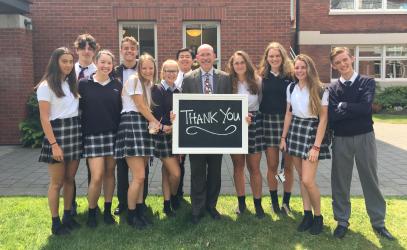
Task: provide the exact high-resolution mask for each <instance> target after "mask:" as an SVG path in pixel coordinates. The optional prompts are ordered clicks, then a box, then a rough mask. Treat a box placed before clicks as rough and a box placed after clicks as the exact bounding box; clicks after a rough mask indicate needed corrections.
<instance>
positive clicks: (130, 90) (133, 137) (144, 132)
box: [115, 54, 160, 229]
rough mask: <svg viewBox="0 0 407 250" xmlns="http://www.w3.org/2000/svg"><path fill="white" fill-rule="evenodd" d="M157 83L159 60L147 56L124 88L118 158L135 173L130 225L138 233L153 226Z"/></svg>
mask: <svg viewBox="0 0 407 250" xmlns="http://www.w3.org/2000/svg"><path fill="white" fill-rule="evenodd" d="M156 80H157V66H156V63H155V60H154V58H153V57H152V56H151V55H149V54H143V55H142V56H140V59H139V62H138V65H137V73H136V74H134V75H132V76H130V77H129V80H127V82H126V83H125V84H124V87H123V92H122V100H123V108H122V112H121V113H122V114H121V120H120V125H119V132H118V134H117V139H116V150H115V158H125V159H126V162H127V165H128V166H129V168H130V171H131V173H132V181H131V182H130V185H129V189H128V193H127V200H128V201H127V204H128V214H127V215H128V217H127V223H128V224H129V225H130V226H133V227H136V228H137V229H144V228H145V227H146V226H147V225H148V224H151V222H150V220H149V219H148V218H147V217H146V216H145V214H144V205H143V188H144V178H145V168H146V166H148V165H147V163H148V160H149V158H150V157H151V156H153V149H154V146H153V138H152V134H153V133H156V132H157V131H158V129H159V127H160V126H159V124H160V123H159V121H158V120H157V119H156V118H155V117H154V116H153V114H152V113H151V110H150V103H151V87H152V85H153V84H154V82H156Z"/></svg>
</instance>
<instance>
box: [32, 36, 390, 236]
mask: <svg viewBox="0 0 407 250" xmlns="http://www.w3.org/2000/svg"><path fill="white" fill-rule="evenodd" d="M74 45H75V48H76V52H77V54H78V55H79V62H78V63H76V64H75V70H74V63H73V58H74V57H73V54H72V53H71V52H70V51H69V49H67V48H58V49H56V50H55V51H54V52H53V53H52V55H51V59H50V61H49V63H48V66H47V69H46V72H45V74H44V76H43V78H42V80H41V81H40V83H39V84H38V86H37V88H38V89H37V96H38V101H39V107H40V117H41V124H42V127H43V130H44V133H45V137H44V141H43V147H42V151H41V156H40V161H42V162H46V163H48V164H49V165H48V170H49V174H50V177H51V178H50V179H51V181H50V186H49V192H48V199H49V206H50V210H51V215H52V233H53V234H56V235H60V234H67V233H69V231H70V230H73V229H75V228H78V227H79V226H80V225H79V224H78V223H77V222H76V221H75V219H74V213H72V206H73V204H74V205H75V204H76V203H75V202H73V201H74V193H75V191H74V190H75V183H74V178H75V174H76V171H77V168H78V165H79V160H80V158H86V159H87V165H88V167H89V170H90V178H89V179H90V182H89V188H88V202H89V210H88V220H87V225H88V226H89V227H91V228H94V227H96V226H97V219H96V217H97V201H98V198H99V196H100V193H101V189H102V186H103V192H104V198H105V199H104V200H105V205H104V211H103V218H104V222H105V223H106V224H114V223H115V219H114V217H113V215H112V213H111V204H112V197H113V193H114V186H115V177H114V169H115V166H116V163H117V170H118V181H119V182H121V183H118V197H119V206H118V208H117V209H116V212H115V214H120V213H121V212H122V211H124V210H126V209H127V222H128V224H129V225H131V226H133V227H135V228H138V229H143V228H145V227H146V226H148V225H149V224H151V220H150V219H149V218H148V217H147V216H146V215H145V203H144V200H145V180H146V170H148V161H149V159H150V157H157V158H159V159H160V160H161V161H162V164H163V167H162V187H163V196H164V208H163V211H164V213H165V214H166V215H167V216H170V217H172V216H175V210H176V209H178V207H179V206H180V201H179V198H180V194H181V195H182V183H183V174H184V168H183V163H184V161H185V156H178V155H174V154H172V145H171V144H172V122H173V118H174V115H171V111H172V95H173V94H174V93H181V92H182V93H203V94H218V93H223V94H246V95H247V96H248V102H249V103H248V104H249V105H248V108H249V113H250V118H249V119H248V122H249V132H248V133H249V135H248V138H249V148H248V154H246V155H241V154H240V155H237V154H234V155H231V158H232V162H233V166H234V173H233V177H234V182H235V188H236V195H237V199H238V206H237V209H236V213H238V214H241V213H244V212H245V210H246V201H245V178H244V168H245V165H247V168H248V171H249V173H250V186H251V189H252V193H253V202H254V207H255V215H256V217H258V218H263V217H264V216H265V214H264V209H263V207H262V203H261V198H262V176H261V171H260V159H261V154H262V152H263V151H264V152H265V153H266V157H267V167H268V171H267V181H268V185H269V190H270V196H271V208H272V211H273V212H274V213H277V214H279V213H284V214H288V213H290V212H291V209H290V203H289V202H290V195H291V190H292V186H293V182H294V181H293V179H294V177H293V175H294V174H293V167H292V166H293V165H294V167H295V169H296V170H297V172H298V175H299V177H300V180H301V182H300V187H301V196H302V200H303V208H304V216H303V219H302V221H301V223H300V225H299V226H298V228H297V229H298V231H307V230H308V231H309V232H310V233H311V234H314V235H317V234H320V233H321V232H322V230H323V217H322V215H321V209H320V208H321V205H320V193H319V189H318V186H317V184H316V180H315V178H316V172H317V167H318V162H319V160H322V159H329V158H330V157H331V154H330V151H329V148H328V146H329V144H330V141H329V140H330V136H329V135H328V133H326V132H327V124H328V116H329V120H330V127H331V129H332V130H333V131H334V134H335V137H334V139H333V146H332V149H333V152H332V153H333V170H332V188H333V208H334V216H335V220H337V221H338V226H337V228H336V229H335V231H334V236H335V237H337V238H342V237H344V235H345V234H346V232H347V229H348V226H349V222H348V221H349V217H350V197H349V187H350V179H351V175H352V168H353V159H354V158H356V164H357V167H358V170H359V172H360V174H361V176H360V178H361V180H362V179H367V180H366V181H362V187H363V190H364V192H365V193H366V194H369V197H367V196H366V197H365V198H366V205H367V208H368V214H369V216H370V218H371V223H372V225H373V228H374V229H375V231H376V232H378V233H379V234H380V235H382V236H384V237H386V238H389V239H393V237H392V235H391V234H390V233H389V232H388V231H387V229H386V228H385V227H384V216H385V201H384V199H383V197H382V195H381V193H380V190H379V189H378V184H377V173H376V169H377V162H376V151H375V150H376V149H375V142H374V134H373V126H372V120H371V107H370V106H369V105H371V103H372V100H373V95H374V84H375V83H374V80H373V79H371V78H368V77H365V76H360V75H358V74H357V73H355V72H354V71H353V68H352V62H353V57H352V55H351V54H350V52H349V50H348V49H347V48H345V47H340V48H334V49H333V50H332V52H331V57H330V58H331V63H332V66H333V67H334V68H335V69H336V70H338V71H339V73H341V78H340V79H339V80H338V81H337V82H335V83H333V84H331V85H330V87H328V88H326V87H324V85H323V84H322V83H321V81H320V80H319V76H318V72H317V69H316V66H315V63H314V62H313V60H312V59H311V58H310V57H309V56H307V55H304V54H300V55H298V56H297V57H296V58H295V59H294V60H293V61H292V60H290V58H289V57H288V54H287V52H286V50H285V49H284V47H283V46H282V45H281V44H279V43H277V42H272V43H270V44H269V45H268V46H267V47H266V49H265V52H264V55H263V57H262V60H261V62H260V65H259V69H258V70H257V69H256V67H255V66H254V64H253V63H252V61H251V59H250V57H249V55H248V54H247V53H246V52H244V51H236V52H235V53H234V54H233V55H232V56H231V57H230V59H229V61H228V64H227V67H226V72H223V71H220V70H218V69H215V68H214V66H213V65H214V62H215V58H216V56H215V53H214V51H213V48H212V47H211V46H210V45H208V44H203V45H201V46H200V47H199V48H198V51H197V58H196V59H197V61H198V62H199V65H200V67H199V68H198V69H195V70H192V69H191V66H192V62H193V56H192V55H193V54H192V52H191V51H190V50H189V49H186V48H184V49H181V50H179V51H178V52H177V61H176V60H171V59H168V60H166V61H164V63H163V65H162V67H161V76H160V79H161V80H160V81H158V68H157V64H156V62H155V60H154V58H153V57H152V56H151V55H149V54H143V55H141V56H140V57H139V59H138V60H136V56H137V52H138V43H137V41H136V40H135V39H134V38H133V37H125V38H124V39H123V40H122V43H121V49H120V52H121V55H122V58H123V63H122V64H121V65H120V66H118V67H116V69H113V64H114V56H113V54H112V53H111V52H110V51H108V50H100V51H98V52H97V54H96V56H95V64H93V55H95V53H96V51H97V49H98V45H97V43H96V41H95V40H94V38H93V37H92V36H91V35H89V34H83V35H80V36H78V38H77V40H76V42H75V44H74ZM81 59H82V60H85V61H86V63H87V64H86V63H84V65H83V64H81ZM372 91H373V94H372ZM328 110H329V112H328ZM328 114H329V115H328ZM176 115H177V114H175V116H176ZM366 144H369V146H367V145H366ZM362 145H363V146H362ZM280 151H282V152H283V153H282V158H283V159H281V160H282V161H283V163H284V164H283V165H284V173H285V177H286V181H285V182H284V196H283V199H282V206H281V207H280V205H279V201H278V195H277V185H278V181H277V179H276V175H277V174H278V165H279V162H280V159H279V157H280ZM221 159H222V155H201V154H191V155H189V160H190V165H191V205H192V223H194V224H197V223H199V221H200V218H201V217H202V216H203V214H204V213H203V210H204V209H206V210H207V212H208V213H209V214H210V216H211V217H212V218H213V219H215V220H218V219H220V218H221V216H220V214H219V212H218V211H217V209H216V204H217V199H218V196H219V192H220V186H221V178H220V169H221ZM344 159H345V160H344ZM127 169H130V171H131V173H132V180H131V183H130V184H129V185H128V183H127V178H128V174H127V172H126V171H128V170H127ZM345 171H346V172H345ZM361 171H363V172H361ZM349 173H350V174H349ZM362 174H363V177H362ZM365 174H366V175H368V176H367V177H366V176H365ZM123 176H124V177H123ZM124 182H125V183H126V184H124ZM126 185H127V186H128V188H127V190H125V189H126V187H127V186H126ZM62 187H63V190H64V194H63V195H64V215H63V218H62V222H61V221H60V218H59V214H58V204H59V202H58V201H59V192H60V189H61V188H62ZM123 187H125V188H123ZM179 187H181V191H180V188H179ZM126 192H127V199H126Z"/></svg>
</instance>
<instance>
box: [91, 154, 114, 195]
mask: <svg viewBox="0 0 407 250" xmlns="http://www.w3.org/2000/svg"><path fill="white" fill-rule="evenodd" d="M115 166H116V160H115V159H114V158H113V157H112V156H106V157H105V169H104V170H105V173H104V177H103V193H104V196H105V202H112V198H113V193H114V185H115V177H114V169H115ZM92 178H93V176H92Z"/></svg>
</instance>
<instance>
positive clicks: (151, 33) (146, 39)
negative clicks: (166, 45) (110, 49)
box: [119, 22, 157, 59]
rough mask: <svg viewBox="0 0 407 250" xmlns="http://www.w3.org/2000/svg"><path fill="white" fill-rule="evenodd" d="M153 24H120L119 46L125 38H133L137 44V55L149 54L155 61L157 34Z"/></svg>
mask: <svg viewBox="0 0 407 250" xmlns="http://www.w3.org/2000/svg"><path fill="white" fill-rule="evenodd" d="M156 30H157V29H156V25H155V23H153V22H120V23H119V46H120V43H121V41H122V39H123V38H124V37H126V36H133V37H134V38H136V39H137V41H138V42H139V55H142V54H143V53H149V54H150V55H152V56H153V57H154V58H155V59H157V39H156V38H157V34H156V33H157V32H156Z"/></svg>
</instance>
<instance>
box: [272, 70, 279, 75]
mask: <svg viewBox="0 0 407 250" xmlns="http://www.w3.org/2000/svg"><path fill="white" fill-rule="evenodd" d="M270 74H272V75H273V76H274V77H278V76H279V75H280V73H274V72H273V71H271V70H270Z"/></svg>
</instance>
